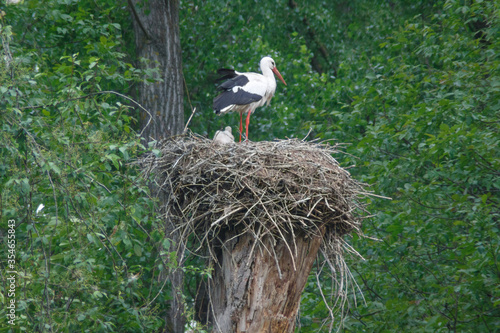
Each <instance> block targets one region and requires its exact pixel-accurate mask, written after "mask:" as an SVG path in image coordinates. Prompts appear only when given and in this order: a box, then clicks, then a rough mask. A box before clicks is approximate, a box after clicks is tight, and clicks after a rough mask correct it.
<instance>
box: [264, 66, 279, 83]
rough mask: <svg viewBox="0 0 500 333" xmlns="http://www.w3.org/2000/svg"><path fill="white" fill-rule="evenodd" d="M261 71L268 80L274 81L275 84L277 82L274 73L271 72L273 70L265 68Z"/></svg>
mask: <svg viewBox="0 0 500 333" xmlns="http://www.w3.org/2000/svg"><path fill="white" fill-rule="evenodd" d="M260 70H261V72H262V75H264V76H265V77H266V78H267V79H268V80H269V79H272V80H273V81H274V82H276V79H275V78H274V73H273V71H272V70H271V68H269V67H268V66H265V67H264V68H262V67H261V68H260Z"/></svg>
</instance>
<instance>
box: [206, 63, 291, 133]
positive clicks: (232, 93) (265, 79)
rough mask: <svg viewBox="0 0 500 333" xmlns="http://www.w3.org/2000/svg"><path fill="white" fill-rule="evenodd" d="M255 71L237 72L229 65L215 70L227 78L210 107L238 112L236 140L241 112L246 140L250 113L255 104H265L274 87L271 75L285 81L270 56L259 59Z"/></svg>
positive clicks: (241, 128)
mask: <svg viewBox="0 0 500 333" xmlns="http://www.w3.org/2000/svg"><path fill="white" fill-rule="evenodd" d="M260 70H261V71H262V74H258V73H251V72H250V73H240V72H237V71H235V70H232V69H219V71H218V73H219V74H221V75H223V76H222V78H221V79H228V80H227V81H225V82H224V83H222V84H221V85H220V86H219V88H218V89H220V90H223V92H222V93H221V94H220V95H219V96H217V97H216V98H214V110H215V113H216V114H224V113H227V112H232V111H237V112H239V113H240V142H241V132H242V131H243V113H245V112H246V113H247V114H248V115H247V119H246V139H247V140H248V125H249V123H250V115H251V114H252V112H253V111H255V109H256V108H258V107H260V106H263V105H264V104H266V103H267V104H268V105H269V103H270V101H271V98H272V97H273V96H274V92H275V91H276V79H275V78H274V75H276V76H278V78H279V79H280V80H281V81H282V82H283V83H284V84H285V85H286V82H285V80H284V79H283V77H282V76H281V74H280V72H279V71H278V69H277V68H276V64H275V62H274V60H273V59H272V58H271V57H264V58H262V59H261V60H260Z"/></svg>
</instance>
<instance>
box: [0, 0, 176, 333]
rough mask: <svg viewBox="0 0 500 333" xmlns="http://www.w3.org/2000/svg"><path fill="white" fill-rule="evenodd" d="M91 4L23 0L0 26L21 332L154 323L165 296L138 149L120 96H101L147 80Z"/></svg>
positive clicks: (139, 327)
mask: <svg viewBox="0 0 500 333" xmlns="http://www.w3.org/2000/svg"><path fill="white" fill-rule="evenodd" d="M101 6H102V7H99V8H96V7H95V3H94V2H86V1H51V2H47V3H45V5H44V6H40V4H39V3H38V2H36V1H27V2H25V3H23V4H22V5H10V6H7V7H6V16H5V17H4V18H3V20H2V21H1V22H0V23H1V25H0V35H1V38H2V42H3V49H2V52H1V59H2V60H1V63H0V66H1V68H0V73H1V74H0V94H1V101H0V124H1V127H2V130H1V131H0V190H1V197H0V199H1V203H0V207H1V209H2V210H1V212H0V216H1V221H2V228H0V230H2V232H1V234H0V237H1V239H2V244H5V242H4V241H5V240H6V239H7V233H5V232H4V230H6V228H5V227H6V223H7V220H9V219H14V220H15V221H16V232H15V236H16V264H15V268H14V269H9V270H16V271H17V272H18V276H17V289H16V297H15V298H16V301H17V313H16V314H17V319H16V320H15V322H16V327H17V328H18V329H20V330H21V331H28V332H35V331H39V332H42V331H43V332H45V331H47V332H49V331H50V332H53V331H64V332H76V331H78V332H80V331H81V332H84V331H85V332H107V331H109V332H116V331H119V332H137V331H154V330H156V329H158V328H160V327H162V325H163V320H162V319H161V318H162V317H161V314H162V313H164V312H165V304H166V300H167V299H168V297H169V296H168V293H162V291H161V290H162V289H161V288H162V285H161V284H159V283H157V280H158V276H159V274H162V273H163V272H164V271H165V270H166V269H169V268H170V266H172V265H175V264H174V263H173V261H170V262H167V263H165V262H163V260H162V259H161V258H160V257H159V256H158V254H159V248H161V246H162V243H161V241H162V239H163V238H164V235H163V228H162V227H161V225H159V224H158V222H159V220H158V219H157V217H156V214H155V205H156V203H155V200H154V199H153V198H151V197H150V196H149V189H148V186H147V183H146V180H145V179H143V177H141V175H140V170H139V167H138V166H137V165H136V164H134V161H136V160H137V158H138V157H139V156H140V155H141V154H143V153H146V152H147V149H145V148H144V146H143V145H142V144H141V143H140V136H139V135H138V134H137V133H136V131H135V130H136V127H137V126H136V123H137V121H136V118H137V115H136V114H135V112H133V111H132V110H131V109H130V107H129V106H128V105H127V104H128V100H126V99H123V98H122V97H121V96H120V95H118V94H114V93H107V92H105V90H114V91H120V92H124V90H125V91H126V90H127V89H128V87H129V86H130V85H131V84H133V83H134V82H137V80H139V79H147V78H148V75H147V74H148V73H143V72H141V71H139V70H137V69H135V68H134V67H133V65H131V63H130V61H131V58H130V56H126V54H125V53H124V51H125V50H126V45H125V42H124V36H123V35H122V26H121V25H120V24H118V23H116V22H126V17H127V15H128V13H126V12H125V13H124V12H123V10H122V9H121V8H119V7H117V4H115V3H114V2H108V3H101ZM41 205H43V206H44V208H43V209H41V208H42V206H41ZM4 226H5V227H4ZM173 256H174V257H175V252H173ZM3 259H4V258H2V261H1V262H2V271H5V270H6V264H7V263H6V261H4V260H3ZM5 278H6V275H5V274H2V284H0V292H1V295H2V297H1V299H0V300H1V302H2V303H3V305H2V307H1V310H0V316H1V317H2V318H6V316H5V314H6V311H7V310H6V307H5V306H4V305H5V304H6V303H5V302H7V301H8V300H9V298H8V297H7V294H6V289H5V286H6V284H5ZM8 329H9V327H8V326H7V325H2V329H0V330H2V331H5V330H8Z"/></svg>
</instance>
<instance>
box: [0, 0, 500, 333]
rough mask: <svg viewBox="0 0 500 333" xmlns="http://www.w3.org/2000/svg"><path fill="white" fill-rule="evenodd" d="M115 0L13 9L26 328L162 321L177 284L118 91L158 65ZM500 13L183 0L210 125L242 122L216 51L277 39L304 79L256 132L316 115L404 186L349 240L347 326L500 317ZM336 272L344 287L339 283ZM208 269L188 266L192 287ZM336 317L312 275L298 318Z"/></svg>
mask: <svg viewBox="0 0 500 333" xmlns="http://www.w3.org/2000/svg"><path fill="white" fill-rule="evenodd" d="M99 6H100V7H96V5H95V3H94V2H90V1H52V2H49V3H44V5H43V6H41V5H40V3H39V2H38V1H25V2H24V3H22V4H19V5H9V6H3V8H2V10H3V11H4V12H5V16H3V18H2V20H1V21H0V24H1V26H0V28H1V31H0V34H1V37H2V43H3V49H2V51H1V56H2V59H1V62H0V66H1V71H0V95H1V100H0V119H1V121H0V125H1V126H2V131H1V134H0V156H1V157H0V175H1V178H0V186H1V218H2V222H1V223H2V228H0V230H4V229H5V228H4V225H6V224H5V223H6V221H7V220H8V219H16V222H17V224H18V228H17V229H16V237H17V240H18V243H17V271H18V272H20V275H19V278H18V290H17V293H18V296H17V297H18V298H17V299H18V315H19V316H20V317H19V318H18V321H17V323H18V324H19V327H20V328H21V329H24V330H26V331H36V330H39V331H45V330H47V331H50V330H53V331H58V330H67V331H84V330H89V331H127V330H129V331H141V330H143V331H152V330H154V329H158V328H160V327H162V325H163V322H162V321H163V319H162V317H161V314H162V313H163V312H164V311H165V306H166V305H165V304H166V301H167V299H168V297H169V291H168V289H169V288H168V284H167V285H166V286H163V285H162V284H161V283H159V282H158V281H159V279H158V275H159V274H160V273H161V272H162V271H164V270H167V269H169V267H168V266H169V265H174V266H175V253H172V254H171V257H172V260H170V261H169V262H163V261H162V260H161V259H159V256H158V254H159V248H165V249H168V246H169V244H170V242H169V241H168V240H166V241H165V243H164V244H162V243H163V242H164V241H163V239H164V235H163V231H162V230H163V228H162V227H161V225H160V224H159V222H158V220H157V218H156V216H155V213H154V212H155V208H154V207H155V201H154V200H153V199H152V198H150V196H149V189H148V187H147V184H146V181H147V180H145V179H142V178H141V176H140V174H139V172H140V170H139V169H138V168H137V166H135V165H133V164H131V163H130V162H132V161H134V160H136V159H137V157H138V156H140V155H141V154H143V153H144V152H146V151H147V150H148V149H147V148H144V147H143V145H141V144H140V141H139V136H138V133H139V132H140V129H139V128H138V125H137V121H136V119H137V118H138V114H137V113H135V111H132V110H131V108H130V106H133V103H132V102H130V100H129V99H127V98H124V97H123V96H120V95H118V94H116V93H120V94H123V95H125V96H130V94H131V88H133V85H134V83H135V82H137V81H138V80H147V79H151V78H152V77H153V75H151V74H152V73H150V72H142V71H140V70H138V69H136V66H134V64H135V63H136V61H138V60H136V59H134V51H133V43H132V42H131V40H132V36H131V35H130V32H131V31H132V29H131V27H130V18H129V13H128V11H127V9H126V7H121V6H120V4H117V3H114V2H100V5H99ZM499 17H500V12H499V6H498V3H497V2H495V1H479V0H475V1H451V0H449V1H424V0H421V1H398V2H391V1H387V2H373V1H368V0H354V1H338V2H331V1H319V0H317V1H316V0H315V1H308V2H307V3H302V2H298V1H293V0H290V1H265V2H263V1H259V2H254V1H241V0H236V1H223V0H214V1H199V0H193V1H182V2H181V4H180V20H181V44H182V49H183V63H184V68H183V71H184V76H185V81H186V88H187V89H186V91H185V92H186V98H185V109H186V114H187V115H189V114H191V108H194V107H196V108H197V112H196V114H195V116H194V118H193V120H192V122H191V123H190V128H191V129H192V130H193V131H194V132H197V133H200V134H203V135H209V136H212V135H213V133H214V132H215V131H216V130H218V129H220V128H221V127H223V126H226V125H232V126H233V129H234V130H236V124H237V123H238V119H237V118H238V117H239V116H238V115H224V116H222V117H215V116H214V115H213V113H212V110H211V104H212V98H213V97H214V96H215V93H216V91H215V82H214V79H215V78H216V76H215V72H216V69H217V68H219V67H233V68H235V69H236V70H239V71H257V70H258V62H259V60H260V58H261V57H262V56H263V55H271V56H272V57H273V58H274V59H275V60H276V63H277V66H278V68H279V70H280V72H281V73H282V75H283V77H284V78H285V80H286V81H287V84H288V86H284V85H282V84H281V83H280V82H279V81H278V88H277V92H276V96H275V97H274V99H273V100H272V101H271V105H270V106H268V107H263V108H260V109H258V110H257V111H256V113H255V115H254V116H252V120H251V123H250V138H251V139H252V140H271V139H273V138H285V137H299V138H302V137H304V136H306V134H307V133H308V132H309V131H310V130H311V133H310V136H309V137H310V138H315V137H319V138H322V139H335V140H338V141H340V142H345V143H348V144H349V145H348V146H347V148H346V152H347V153H348V154H346V155H345V156H343V157H342V161H341V162H342V164H343V165H344V166H346V167H348V166H351V165H355V166H356V167H354V168H351V169H350V172H351V173H352V174H353V175H354V176H355V177H356V178H357V179H359V180H362V181H364V182H366V183H369V184H370V185H371V186H372V189H373V190H374V191H375V192H376V193H377V194H379V195H381V196H387V197H391V198H392V200H386V199H377V200H373V202H370V203H369V204H370V205H369V209H370V210H371V211H372V212H373V213H374V214H375V216H374V217H373V218H372V219H371V220H370V221H369V222H368V223H366V224H365V226H364V229H363V231H364V233H365V234H366V235H369V236H371V237H374V238H377V239H378V241H376V240H372V239H367V238H357V237H355V238H352V239H349V242H350V243H351V244H352V245H353V246H354V248H356V249H357V251H358V252H359V253H360V254H361V255H362V256H363V257H364V258H365V259H366V261H363V260H360V259H357V258H354V257H353V258H352V259H351V261H350V268H351V270H352V274H353V276H354V278H355V279H356V281H357V282H358V284H359V285H360V289H361V290H362V292H363V293H364V298H365V300H366V302H364V301H363V300H362V298H361V296H360V294H359V291H356V290H357V289H356V288H353V293H352V294H351V295H349V305H350V307H349V309H346V313H345V318H344V321H343V322H341V321H340V313H337V315H336V317H335V325H337V326H340V327H343V330H344V331H347V332H360V331H366V332H373V331H380V332H406V331H419V332H424V331H430V332H439V331H443V332H444V331H454V332H495V331H498V327H500V310H499V309H500V288H499V286H500V267H499V260H500V235H499V234H500V232H499V215H500V193H499V191H500V177H499V176H500V172H499V170H500V148H499V144H500V142H499V141H500V134H499V129H500V112H499V111H500V73H499V71H500V38H499V37H500V33H499V28H500V22H499ZM7 46H8V48H7ZM105 91H114V92H116V93H104V92H105ZM186 119H187V117H186ZM339 158H340V157H339ZM40 204H43V205H44V206H45V207H44V208H43V210H41V211H38V212H37V208H38V207H39V205H40ZM2 233H3V231H2ZM5 235H6V234H5V233H3V234H2V237H4V238H5ZM162 245H163V247H162ZM4 248H5V247H4ZM4 259H5V258H2V265H3V264H4ZM190 265H194V266H196V265H197V263H196V262H191V263H190ZM3 269H4V266H2V270H3ZM188 270H189V271H195V270H199V268H196V269H194V267H191V268H190V269H188ZM321 278H322V279H323V280H322V282H323V283H322V288H323V289H324V292H325V294H328V292H330V291H331V290H332V288H334V287H335V285H334V284H331V283H330V282H329V281H330V280H329V279H327V277H321ZM2 279H3V281H4V279H5V276H3V275H2ZM199 279H200V275H199V274H198V273H196V274H195V273H188V275H187V278H186V281H187V286H186V292H185V294H186V299H187V300H188V305H190V304H189V301H190V300H191V299H192V296H193V295H192V294H193V293H195V292H196V290H197V289H196V286H195V282H196V281H197V280H199ZM3 283H5V282H3ZM0 288H5V285H4V284H2V285H1V286H0ZM1 290H2V295H3V297H2V299H0V301H1V302H4V301H5V300H7V297H6V296H5V294H4V291H5V289H1ZM354 296H357V305H358V306H357V307H355V306H354ZM189 308H190V307H189V306H188V309H189ZM3 309H4V307H2V310H0V316H1V317H2V318H4V312H2V311H4V310H3ZM329 320H331V319H329V312H328V308H327V307H326V306H325V305H324V304H323V302H322V298H321V296H320V295H319V293H318V286H317V283H316V277H314V276H312V277H311V279H310V282H309V283H308V286H307V288H306V290H305V292H304V295H303V300H302V305H301V311H300V324H301V325H300V328H299V329H298V330H300V332H318V331H327V327H328V326H329Z"/></svg>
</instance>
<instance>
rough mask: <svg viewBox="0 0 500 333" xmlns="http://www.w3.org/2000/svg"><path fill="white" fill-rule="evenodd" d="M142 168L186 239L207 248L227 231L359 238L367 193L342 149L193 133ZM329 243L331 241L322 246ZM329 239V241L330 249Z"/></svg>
mask: <svg viewBox="0 0 500 333" xmlns="http://www.w3.org/2000/svg"><path fill="white" fill-rule="evenodd" d="M158 148H159V149H160V151H161V155H160V157H156V156H155V155H151V156H148V157H147V158H145V159H144V160H143V161H142V162H143V163H144V164H143V165H144V166H145V167H146V169H147V171H148V172H152V173H154V174H155V175H156V182H157V185H158V186H159V188H160V189H161V190H162V191H163V193H164V194H165V196H164V197H165V198H166V202H163V203H162V204H163V205H164V207H165V214H166V217H168V220H170V221H171V222H173V223H174V225H175V227H176V229H177V231H180V232H181V235H182V236H183V237H182V238H183V239H184V240H187V237H188V236H190V235H195V236H196V237H197V239H198V241H199V243H198V244H199V245H200V247H205V245H207V248H208V249H210V248H212V246H213V240H215V239H216V238H217V236H218V235H219V233H220V231H221V230H222V229H224V228H239V230H241V232H242V233H243V232H247V231H249V232H252V233H253V234H255V235H256V236H258V238H260V239H262V237H264V236H266V235H271V236H273V237H278V238H279V239H282V237H279V235H283V233H288V232H294V233H295V232H305V233H307V234H312V235H314V234H316V233H317V232H318V230H319V227H322V226H326V230H327V232H326V234H325V237H330V238H331V237H334V238H336V239H338V238H339V237H341V236H342V235H345V234H347V233H350V232H352V231H353V230H354V231H356V232H359V230H360V227H361V218H360V216H361V214H358V213H356V212H355V211H356V208H361V209H363V207H362V205H360V204H359V202H358V200H357V199H358V197H359V196H361V195H364V194H366V193H364V190H363V187H362V186H361V184H360V183H358V182H357V181H355V180H354V179H353V178H352V177H351V176H350V174H349V172H348V171H346V170H344V169H343V168H341V167H340V166H339V163H338V162H337V161H336V160H335V159H334V158H333V157H332V155H333V154H339V151H338V145H331V144H329V143H317V142H306V141H300V140H297V139H291V140H278V141H272V142H268V141H263V142H244V143H241V144H218V143H215V142H213V141H212V140H209V139H206V138H203V137H201V136H197V135H194V134H189V135H185V136H177V137H173V138H171V139H168V140H166V141H164V142H162V143H161V144H160V145H159V147H158ZM325 241H326V243H328V239H326V240H325ZM331 241H332V239H330V243H331Z"/></svg>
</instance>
